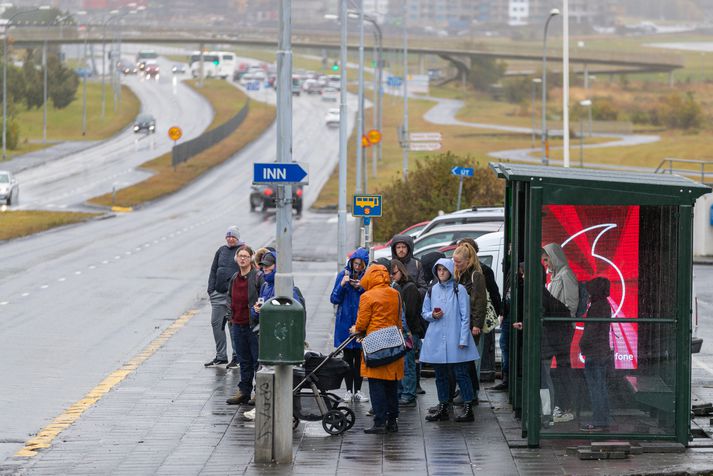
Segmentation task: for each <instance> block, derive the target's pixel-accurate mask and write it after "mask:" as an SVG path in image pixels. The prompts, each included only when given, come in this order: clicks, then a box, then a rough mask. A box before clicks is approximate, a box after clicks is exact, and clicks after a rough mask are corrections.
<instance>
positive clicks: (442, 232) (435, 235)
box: [413, 221, 504, 254]
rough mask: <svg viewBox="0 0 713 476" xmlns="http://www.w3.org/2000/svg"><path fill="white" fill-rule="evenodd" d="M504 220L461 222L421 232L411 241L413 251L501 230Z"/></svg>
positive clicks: (416, 251) (475, 237)
mask: <svg viewBox="0 0 713 476" xmlns="http://www.w3.org/2000/svg"><path fill="white" fill-rule="evenodd" d="M503 226H504V222H497V221H495V222H492V221H491V222H482V223H461V224H458V225H444V226H441V227H438V228H437V229H435V230H431V231H430V232H428V233H424V232H421V234H420V235H419V236H418V238H416V240H415V241H414V243H413V252H414V254H415V253H418V252H419V251H420V250H421V249H423V248H425V247H426V246H430V245H435V244H439V243H440V244H442V245H443V246H445V245H450V244H455V243H456V242H457V241H458V240H460V239H462V238H473V239H477V238H478V237H480V236H481V235H484V234H486V233H492V232H495V231H500V230H502V228H503Z"/></svg>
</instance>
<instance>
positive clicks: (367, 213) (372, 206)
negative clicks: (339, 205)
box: [352, 195, 381, 248]
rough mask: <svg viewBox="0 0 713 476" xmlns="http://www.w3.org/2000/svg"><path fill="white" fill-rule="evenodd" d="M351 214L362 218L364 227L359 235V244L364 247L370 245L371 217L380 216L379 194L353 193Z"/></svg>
mask: <svg viewBox="0 0 713 476" xmlns="http://www.w3.org/2000/svg"><path fill="white" fill-rule="evenodd" d="M352 216H354V217H361V218H363V219H364V227H363V228H362V230H361V231H362V233H360V237H359V245H360V246H364V247H365V248H370V246H371V240H372V238H371V236H372V235H371V230H372V224H371V219H372V218H374V217H380V216H381V195H354V201H353V203H352Z"/></svg>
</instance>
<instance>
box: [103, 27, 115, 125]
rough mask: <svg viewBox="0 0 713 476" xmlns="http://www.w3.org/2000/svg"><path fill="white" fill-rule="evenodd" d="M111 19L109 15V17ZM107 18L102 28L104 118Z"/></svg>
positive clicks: (104, 107)
mask: <svg viewBox="0 0 713 476" xmlns="http://www.w3.org/2000/svg"><path fill="white" fill-rule="evenodd" d="M109 20H111V17H110V18H109ZM109 20H106V21H105V22H104V28H103V30H104V31H103V32H102V119H104V112H105V109H106V90H105V83H106V81H105V79H104V76H105V75H106V24H107V23H108V22H109ZM111 62H112V65H113V63H114V58H113V55H112V61H111Z"/></svg>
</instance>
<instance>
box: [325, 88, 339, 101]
mask: <svg viewBox="0 0 713 476" xmlns="http://www.w3.org/2000/svg"><path fill="white" fill-rule="evenodd" d="M338 99H339V90H337V89H334V88H331V87H326V88H324V89H322V101H325V102H337V100H338Z"/></svg>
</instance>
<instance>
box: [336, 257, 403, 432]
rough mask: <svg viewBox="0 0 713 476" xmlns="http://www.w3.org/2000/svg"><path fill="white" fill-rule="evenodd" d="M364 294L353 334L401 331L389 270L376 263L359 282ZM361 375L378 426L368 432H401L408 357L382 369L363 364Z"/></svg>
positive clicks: (399, 316) (399, 313)
mask: <svg viewBox="0 0 713 476" xmlns="http://www.w3.org/2000/svg"><path fill="white" fill-rule="evenodd" d="M359 284H361V287H362V288H364V294H362V295H361V299H360V300H359V313H358V315H357V321H356V324H354V325H353V326H352V327H351V329H349V332H350V333H351V334H357V333H366V335H367V336H368V335H369V334H371V333H372V332H375V331H378V330H379V329H384V328H387V327H391V326H396V327H398V328H399V329H401V303H400V297H399V292H398V291H397V290H395V289H394V288H392V287H391V279H390V276H389V270H388V269H387V268H386V267H385V266H382V265H380V264H372V265H371V266H369V267H368V268H367V269H366V271H365V272H364V276H363V277H362V278H361V281H360V282H359ZM361 375H362V376H363V377H366V378H368V379H369V396H370V397H371V404H372V408H373V411H374V426H372V427H371V428H366V429H364V433H373V434H383V433H387V432H388V433H396V432H397V431H399V427H398V423H397V419H398V417H399V400H398V383H399V380H401V379H402V378H403V377H404V358H403V357H401V358H399V359H397V360H395V361H393V362H391V363H389V364H386V365H381V366H379V367H367V366H366V363H365V362H364V361H362V363H361Z"/></svg>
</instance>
